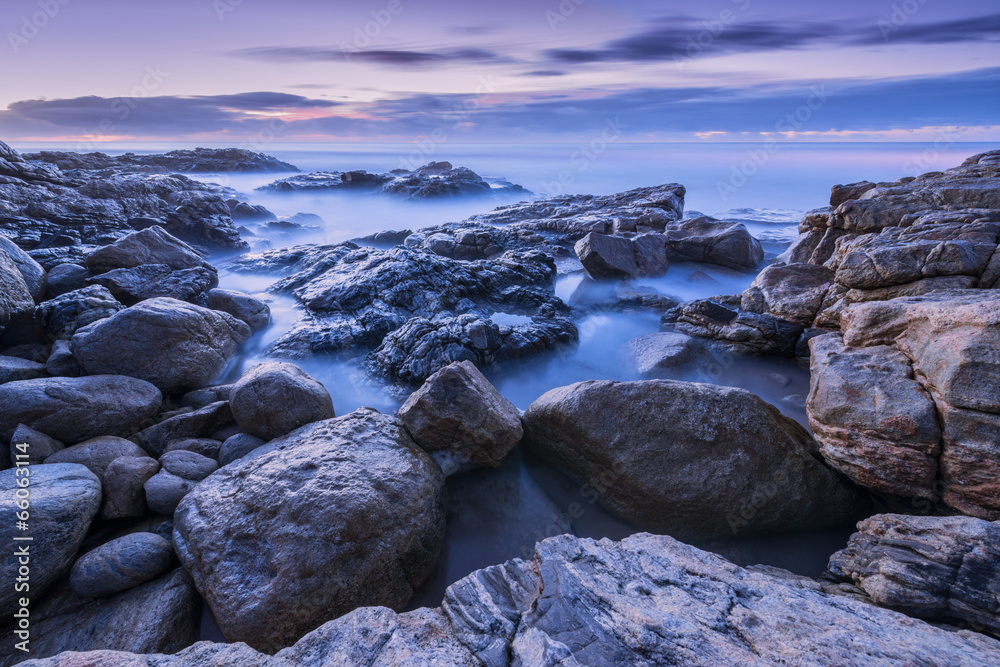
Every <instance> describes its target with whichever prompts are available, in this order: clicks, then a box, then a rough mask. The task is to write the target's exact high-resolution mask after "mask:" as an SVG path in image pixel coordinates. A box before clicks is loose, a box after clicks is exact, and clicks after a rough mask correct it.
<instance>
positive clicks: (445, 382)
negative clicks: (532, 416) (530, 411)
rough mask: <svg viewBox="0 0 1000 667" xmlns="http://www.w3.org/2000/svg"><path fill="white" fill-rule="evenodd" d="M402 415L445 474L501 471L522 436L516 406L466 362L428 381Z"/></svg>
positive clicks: (400, 412) (412, 397) (410, 430)
mask: <svg viewBox="0 0 1000 667" xmlns="http://www.w3.org/2000/svg"><path fill="white" fill-rule="evenodd" d="M398 414H399V418H400V420H402V422H403V424H404V425H405V426H406V429H407V430H408V431H409V433H410V435H411V436H412V437H413V439H414V441H416V443H417V444H418V445H420V446H421V447H423V448H424V450H426V451H428V452H430V453H431V455H432V456H433V457H434V459H435V460H436V461H438V463H439V464H440V465H441V468H442V470H443V471H444V472H445V474H446V475H448V474H452V473H454V472H459V471H464V470H469V469H472V468H481V467H486V468H496V467H498V466H499V465H500V463H502V462H503V460H504V458H505V457H506V456H507V454H508V453H509V452H510V450H512V449H513V448H514V447H515V445H517V443H518V442H520V440H521V436H522V435H523V434H524V431H523V429H522V427H521V415H520V413H519V412H518V410H517V408H515V407H514V405H513V404H512V403H511V402H510V401H508V400H507V399H506V398H504V397H503V396H501V395H500V392H498V391H497V390H496V388H494V387H493V385H492V384H490V382H489V380H487V379H486V378H485V377H484V376H483V374H482V373H480V372H479V369H477V368H476V367H475V365H474V364H472V363H470V362H468V361H462V362H457V363H454V364H451V365H449V366H446V367H445V368H442V369H441V370H440V371H438V372H437V373H435V374H434V375H432V376H431V377H429V378H428V379H427V381H426V382H425V383H424V385H423V386H422V387H421V388H420V389H418V390H417V391H415V392H413V394H411V395H410V397H409V398H408V399H407V400H406V402H405V403H403V406H402V407H401V408H400V409H399V413H398Z"/></svg>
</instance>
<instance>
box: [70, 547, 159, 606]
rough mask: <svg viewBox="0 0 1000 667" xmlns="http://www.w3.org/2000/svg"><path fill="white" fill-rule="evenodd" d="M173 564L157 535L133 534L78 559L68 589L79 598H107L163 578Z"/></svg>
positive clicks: (71, 572)
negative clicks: (160, 577)
mask: <svg viewBox="0 0 1000 667" xmlns="http://www.w3.org/2000/svg"><path fill="white" fill-rule="evenodd" d="M176 560H177V559H176V556H175V555H174V548H173V546H172V545H171V544H170V542H168V541H167V540H165V539H163V538H162V537H160V536H159V535H154V534H153V533H132V534H131V535H126V536H124V537H119V538H118V539H115V540H111V541H110V542H105V543H104V544H102V545H101V546H99V547H97V548H96V549H94V550H92V551H88V552H87V553H86V554H84V555H83V556H81V557H80V559H79V560H77V561H76V563H75V564H74V565H73V569H72V570H71V571H70V574H69V585H70V588H72V589H73V592H74V593H76V594H77V595H79V596H81V597H87V598H103V597H108V596H109V595H115V594H117V593H122V592H124V591H127V590H129V589H130V588H135V587H136V586H138V585H140V584H144V583H146V582H147V581H152V580H153V579H156V578H157V577H159V576H160V575H162V574H166V573H167V572H169V571H170V570H171V568H172V567H173V565H174V563H175V562H176Z"/></svg>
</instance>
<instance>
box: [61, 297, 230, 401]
mask: <svg viewBox="0 0 1000 667" xmlns="http://www.w3.org/2000/svg"><path fill="white" fill-rule="evenodd" d="M151 332H155V335H151ZM249 336H250V328H249V327H248V326H247V325H246V324H244V323H243V322H241V321H239V320H237V319H236V318H235V317H233V316H231V315H229V314H226V313H220V312H218V311H215V310H209V309H207V308H202V307H200V306H195V305H193V304H189V303H184V302H182V301H177V300H176V299H165V298H157V299H150V300H148V301H143V302H142V303H140V304H138V305H135V306H132V307H131V308H127V309H125V310H123V311H120V312H118V313H116V314H115V315H112V316H111V317H109V318H107V319H105V320H101V321H100V322H96V323H95V324H92V325H90V326H88V327H85V328H83V329H81V330H79V331H77V332H76V334H74V336H73V339H72V348H73V354H74V355H75V356H76V358H77V359H78V360H79V362H80V365H81V366H82V367H83V368H84V369H85V370H86V371H87V372H88V373H94V374H98V373H115V374H119V375H127V376H130V377H136V378H140V379H143V380H148V381H149V382H151V383H152V384H154V385H156V386H157V387H159V388H160V389H162V390H163V391H165V392H168V393H172V392H179V391H181V390H184V389H192V388H197V387H200V386H204V385H206V384H208V383H209V382H211V381H212V380H213V379H214V378H215V377H216V376H217V375H219V373H221V372H222V370H223V369H224V368H225V366H226V363H227V362H228V361H229V359H230V357H232V355H233V354H234V353H235V352H236V348H237V347H238V346H239V345H240V344H241V343H242V342H243V341H245V340H246V339H247V338H249Z"/></svg>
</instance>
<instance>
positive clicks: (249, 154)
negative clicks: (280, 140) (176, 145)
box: [24, 148, 298, 174]
mask: <svg viewBox="0 0 1000 667" xmlns="http://www.w3.org/2000/svg"><path fill="white" fill-rule="evenodd" d="M24 157H25V159H28V160H32V161H36V162H45V163H48V164H52V165H55V166H56V167H58V168H59V169H61V170H63V171H72V170H81V171H100V170H119V169H121V170H125V171H138V172H149V173H174V172H181V173H209V174H232V173H264V172H270V171H276V172H280V171H298V169H297V168H296V167H295V166H294V165H290V164H288V163H287V162H282V161H281V160H278V159H277V158H274V157H271V156H270V155H265V154H263V153H255V152H253V151H249V150H246V149H243V148H195V149H194V150H176V151H170V152H168V153H160V154H150V155H142V154H136V153H125V154H124V155H116V156H114V157H112V156H110V155H106V154H105V153H85V154H81V153H64V152H60V151H42V152H40V153H29V154H27V155H25V156H24Z"/></svg>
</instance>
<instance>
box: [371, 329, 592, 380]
mask: <svg viewBox="0 0 1000 667" xmlns="http://www.w3.org/2000/svg"><path fill="white" fill-rule="evenodd" d="M497 315H500V316H502V315H504V314H502V313H497ZM515 319H525V320H527V319H528V318H526V317H523V316H521V318H515ZM501 321H503V320H502V319H501ZM578 339H579V332H578V331H577V328H576V326H575V325H574V324H573V323H572V322H570V321H569V320H568V319H564V318H562V317H550V318H541V317H535V318H531V319H530V320H528V321H527V322H526V323H524V324H517V325H514V326H511V325H507V324H497V323H496V321H494V318H489V319H486V318H482V317H478V316H476V315H471V314H468V315H459V316H458V317H454V318H452V317H435V318H434V319H433V320H427V319H424V318H413V319H412V320H410V321H409V322H407V323H406V324H404V325H403V326H402V327H400V328H399V329H397V330H395V331H393V332H392V333H390V334H389V335H388V336H386V337H385V340H383V341H382V345H381V346H380V347H379V348H378V349H377V350H375V351H374V352H372V353H371V354H370V355H368V357H367V358H366V359H365V368H366V369H367V370H368V371H369V373H371V374H372V375H375V376H378V377H384V378H388V379H390V380H393V381H395V382H397V383H400V384H402V385H407V386H416V385H419V384H420V383H422V382H424V381H425V380H427V378H429V377H430V376H431V375H433V374H434V373H436V372H437V371H439V370H440V369H442V368H444V367H445V366H448V365H449V364H452V363H455V362H460V361H470V362H472V363H473V364H474V365H476V366H477V367H479V368H483V369H498V368H504V367H508V366H513V365H515V364H518V363H523V362H524V361H525V360H527V359H530V358H533V357H537V356H538V355H540V354H541V353H543V352H546V351H549V350H556V349H559V348H562V347H568V346H570V345H573V344H574V343H576V342H577V340H578Z"/></svg>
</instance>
